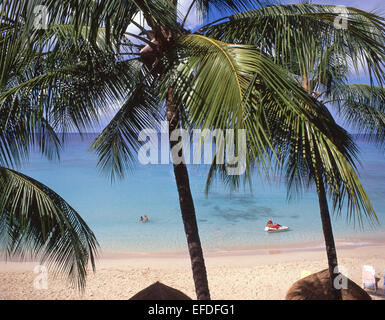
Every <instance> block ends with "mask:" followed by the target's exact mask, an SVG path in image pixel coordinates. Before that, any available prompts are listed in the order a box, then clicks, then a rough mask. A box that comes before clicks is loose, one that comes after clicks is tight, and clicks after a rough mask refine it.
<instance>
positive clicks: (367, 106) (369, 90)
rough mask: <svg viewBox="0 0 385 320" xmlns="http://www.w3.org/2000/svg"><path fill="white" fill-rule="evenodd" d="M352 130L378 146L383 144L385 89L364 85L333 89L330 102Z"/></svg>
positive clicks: (384, 141)
mask: <svg viewBox="0 0 385 320" xmlns="http://www.w3.org/2000/svg"><path fill="white" fill-rule="evenodd" d="M330 102H331V103H332V104H333V105H334V106H335V107H336V109H337V112H338V114H339V116H340V117H342V118H343V119H344V121H345V123H346V124H347V125H348V126H350V127H351V128H352V129H353V130H355V131H356V132H357V131H358V133H359V134H360V135H361V136H363V137H364V138H366V139H367V140H369V141H375V142H376V143H378V144H379V145H380V146H383V145H384V143H385V89H384V88H382V87H378V86H371V85H366V84H347V85H341V86H338V87H336V88H335V90H334V91H333V92H332V94H331V101H330Z"/></svg>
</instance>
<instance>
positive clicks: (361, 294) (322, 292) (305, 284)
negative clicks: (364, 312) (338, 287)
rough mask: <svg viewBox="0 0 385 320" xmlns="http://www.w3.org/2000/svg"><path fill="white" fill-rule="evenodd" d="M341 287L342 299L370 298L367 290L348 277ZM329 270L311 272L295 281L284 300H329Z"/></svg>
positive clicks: (330, 294)
mask: <svg viewBox="0 0 385 320" xmlns="http://www.w3.org/2000/svg"><path fill="white" fill-rule="evenodd" d="M347 280H348V282H347V289H342V292H341V294H342V299H343V300H371V297H370V296H369V295H368V294H367V292H366V291H365V290H364V289H362V288H361V287H360V286H359V285H357V284H356V283H355V282H353V281H352V280H350V279H347ZM331 299H332V292H331V289H330V276H329V270H328V269H325V270H322V271H320V272H317V273H313V274H311V275H310V276H307V277H306V278H303V279H301V280H298V281H297V282H295V283H294V284H293V285H292V286H291V288H290V289H289V291H288V292H287V294H286V300H331Z"/></svg>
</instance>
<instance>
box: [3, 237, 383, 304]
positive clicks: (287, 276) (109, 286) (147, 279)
mask: <svg viewBox="0 0 385 320" xmlns="http://www.w3.org/2000/svg"><path fill="white" fill-rule="evenodd" d="M338 258H339V263H340V265H341V266H343V267H344V268H345V270H346V273H345V274H346V275H347V276H348V277H349V278H350V279H352V280H353V281H355V282H356V283H357V284H359V285H361V270H362V266H363V265H365V264H369V265H373V266H374V267H375V269H376V276H377V277H378V278H380V280H379V282H378V288H379V289H378V290H377V294H371V296H372V298H373V299H385V295H383V282H384V270H385V244H378V245H374V246H373V245H372V246H359V247H350V248H343V247H340V248H339V250H338ZM205 259H206V265H207V272H208V280H209V285H210V290H211V296H212V299H236V300H250V299H261V300H265V299H269V300H280V299H285V295H286V292H287V291H288V289H289V288H290V286H291V285H292V284H293V283H294V282H295V281H297V280H298V279H300V278H301V274H303V272H306V271H309V272H317V271H320V270H323V269H325V268H327V262H326V253H325V251H324V250H323V249H321V248H320V249H314V248H313V249H305V248H297V249H295V250H293V249H290V250H287V249H266V250H262V249H260V250H254V251H253V250H247V251H246V250H237V251H227V252H225V251H222V252H207V253H206V254H205ZM36 265H37V263H36V262H10V261H8V262H4V261H1V262H0V298H2V299H7V300H8V299H129V298H130V297H131V296H133V295H134V294H135V293H137V292H138V291H140V290H141V289H143V288H145V287H146V286H148V285H150V284H152V283H154V282H155V281H160V282H162V283H164V284H166V285H169V286H172V287H174V288H176V289H179V290H181V291H183V292H184V293H186V294H187V295H189V296H190V297H191V298H193V299H195V292H194V285H193V280H192V274H191V269H190V261H189V258H188V256H187V255H185V254H161V253H159V254H137V253H135V254H130V253H105V254H102V255H101V256H100V258H99V259H98V261H97V270H96V273H90V274H89V276H88V278H87V287H86V290H85V292H84V293H83V294H80V293H79V292H78V291H76V290H74V289H73V288H71V287H70V286H69V284H68V282H66V281H65V280H64V279H62V278H60V277H53V276H52V274H51V272H50V271H48V277H47V280H48V281H47V288H46V289H42V288H40V289H36V288H35V287H34V281H35V279H36V278H37V277H38V276H39V274H37V273H34V269H35V267H36ZM368 292H369V293H371V292H370V290H368Z"/></svg>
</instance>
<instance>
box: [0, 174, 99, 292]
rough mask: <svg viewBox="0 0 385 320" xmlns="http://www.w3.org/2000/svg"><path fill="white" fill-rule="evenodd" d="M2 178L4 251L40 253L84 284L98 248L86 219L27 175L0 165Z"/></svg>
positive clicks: (22, 254)
mask: <svg viewBox="0 0 385 320" xmlns="http://www.w3.org/2000/svg"><path fill="white" fill-rule="evenodd" d="M0 181H1V183H0V212H1V213H0V239H1V241H0V243H1V246H2V248H3V249H4V253H5V254H6V256H7V257H13V256H19V257H21V258H25V257H27V256H28V255H29V256H31V257H33V258H39V259H41V261H42V262H47V263H48V266H49V267H51V266H53V267H55V270H56V271H57V272H63V273H64V274H66V275H67V276H68V278H69V279H70V280H71V281H72V283H73V284H74V285H75V286H77V287H78V288H81V289H82V288H84V285H85V280H86V275H87V268H88V263H89V262H91V266H92V268H93V269H95V255H96V253H97V247H98V243H97V241H96V238H95V236H94V234H93V233H92V231H91V230H90V229H89V227H88V226H87V224H86V223H85V222H84V220H83V219H82V218H81V217H80V216H79V214H78V213H77V212H76V211H75V210H74V209H73V208H72V207H71V206H70V205H69V204H68V203H66V202H65V201H64V200H63V199H62V198H61V197H60V196H59V195H58V194H56V193H55V192H54V191H53V190H51V189H49V188H48V187H47V186H45V185H43V184H42V183H40V182H38V181H36V180H34V179H32V178H30V177H28V176H26V175H23V174H21V173H19V172H16V171H13V170H10V169H7V168H4V167H0Z"/></svg>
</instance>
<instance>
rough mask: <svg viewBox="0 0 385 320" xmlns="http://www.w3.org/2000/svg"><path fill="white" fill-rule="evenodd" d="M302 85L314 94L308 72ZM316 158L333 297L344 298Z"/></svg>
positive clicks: (323, 187)
mask: <svg viewBox="0 0 385 320" xmlns="http://www.w3.org/2000/svg"><path fill="white" fill-rule="evenodd" d="M302 87H303V88H304V89H305V90H306V91H307V92H308V93H309V94H313V91H312V88H311V85H310V82H309V77H308V75H307V74H304V75H303V76H302ZM316 159H317V162H318V164H319V166H320V168H319V170H320V171H318V170H317V172H316V175H317V180H318V183H317V194H318V202H319V207H320V214H321V222H322V231H323V234H324V239H325V246H326V255H327V258H328V265H329V276H330V288H331V292H332V295H333V299H334V300H342V296H341V290H340V289H337V288H336V287H335V286H334V280H335V278H336V277H337V276H338V273H334V271H335V270H336V267H337V266H338V262H337V250H336V245H335V242H334V236H333V229H332V224H331V221H330V213H329V207H328V201H327V198H326V192H325V186H324V182H323V178H322V174H321V171H322V169H321V168H322V166H321V158H320V156H319V155H318V154H316Z"/></svg>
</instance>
